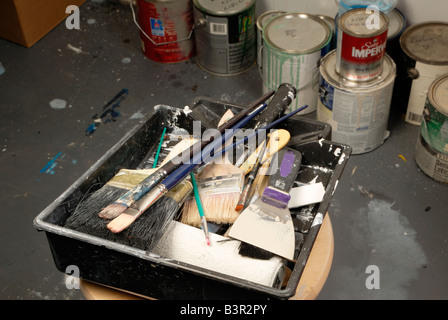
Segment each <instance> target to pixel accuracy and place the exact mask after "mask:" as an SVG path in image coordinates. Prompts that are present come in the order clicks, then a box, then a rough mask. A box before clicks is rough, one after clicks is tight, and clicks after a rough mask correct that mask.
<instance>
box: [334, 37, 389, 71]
mask: <svg viewBox="0 0 448 320" xmlns="http://www.w3.org/2000/svg"><path fill="white" fill-rule="evenodd" d="M386 43H387V30H386V32H383V33H382V34H379V35H377V36H374V37H368V38H359V37H354V36H351V35H349V34H347V33H344V35H343V45H342V46H341V57H342V59H343V60H345V61H346V62H348V63H353V64H360V65H370V64H374V63H375V62H377V61H381V60H382V59H383V57H384V53H385V52H386Z"/></svg>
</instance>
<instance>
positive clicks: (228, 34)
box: [193, 0, 257, 76]
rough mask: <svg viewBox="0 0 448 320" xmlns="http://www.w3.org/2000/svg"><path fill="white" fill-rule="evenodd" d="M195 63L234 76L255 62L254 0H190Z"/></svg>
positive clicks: (214, 72) (213, 71)
mask: <svg viewBox="0 0 448 320" xmlns="http://www.w3.org/2000/svg"><path fill="white" fill-rule="evenodd" d="M193 4H194V6H193V15H194V21H195V25H196V29H195V39H196V58H197V62H198V65H199V66H200V67H201V68H202V69H204V70H205V71H208V72H210V73H213V74H216V75H229V76H231V75H237V74H241V73H243V72H245V71H247V70H248V69H249V68H250V67H252V65H254V63H255V61H256V50H257V48H256V41H257V35H256V28H255V0H246V1H243V0H222V1H210V0H193Z"/></svg>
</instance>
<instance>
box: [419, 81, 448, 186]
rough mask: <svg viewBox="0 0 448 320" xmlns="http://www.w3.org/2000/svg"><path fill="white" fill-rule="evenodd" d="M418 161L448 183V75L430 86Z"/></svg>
mask: <svg viewBox="0 0 448 320" xmlns="http://www.w3.org/2000/svg"><path fill="white" fill-rule="evenodd" d="M415 160H416V162H417V165H418V166H419V167H420V169H421V170H422V171H423V172H424V173H426V174H427V175H428V176H430V177H432V178H433V179H435V180H438V181H441V182H445V183H448V74H446V75H443V76H441V77H439V78H437V79H436V80H435V81H434V82H433V83H432V84H431V86H430V88H429V91H428V96H427V98H426V103H425V108H424V110H423V119H422V123H421V126H420V134H419V137H418V141H417V146H416V149H415Z"/></svg>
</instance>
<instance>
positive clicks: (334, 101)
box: [316, 51, 395, 154]
mask: <svg viewBox="0 0 448 320" xmlns="http://www.w3.org/2000/svg"><path fill="white" fill-rule="evenodd" d="M335 60H336V59H335V51H332V52H331V53H330V54H328V55H327V56H326V57H325V58H324V59H323V60H322V63H321V66H320V71H321V78H320V87H319V97H318V101H317V115H316V116H317V120H319V121H323V122H327V123H328V124H330V125H331V126H332V137H331V139H332V141H335V142H338V143H343V144H347V145H349V146H350V147H351V148H352V153H353V154H361V153H365V152H369V151H372V150H374V149H376V148H377V147H379V146H380V145H382V144H383V143H384V141H385V139H387V138H388V136H389V131H388V130H387V124H388V119H389V112H390V103H391V99H392V92H393V84H394V81H393V79H394V76H393V75H391V77H389V78H388V79H387V81H384V82H377V83H373V84H371V86H362V85H361V84H358V85H357V86H353V87H346V86H343V85H341V83H339V82H338V81H337V79H338V80H341V79H340V78H338V74H337V73H336V71H335V70H334V64H335ZM387 69H388V70H389V71H391V70H395V68H394V63H393V61H392V59H390V58H389V57H388V68H387Z"/></svg>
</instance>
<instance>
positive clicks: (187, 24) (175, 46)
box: [135, 0, 195, 63]
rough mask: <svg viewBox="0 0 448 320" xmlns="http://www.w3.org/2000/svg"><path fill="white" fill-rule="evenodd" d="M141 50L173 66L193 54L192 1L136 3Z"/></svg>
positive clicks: (176, 0) (153, 58)
mask: <svg viewBox="0 0 448 320" xmlns="http://www.w3.org/2000/svg"><path fill="white" fill-rule="evenodd" d="M137 8H138V22H137V21H135V22H136V24H137V26H138V27H139V29H140V39H141V41H142V50H143V52H144V54H145V56H146V57H147V58H148V59H150V60H153V61H156V62H162V63H175V62H180V61H184V60H187V59H190V58H191V57H192V56H193V55H194V53H195V47H194V37H193V11H192V3H191V0H137Z"/></svg>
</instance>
